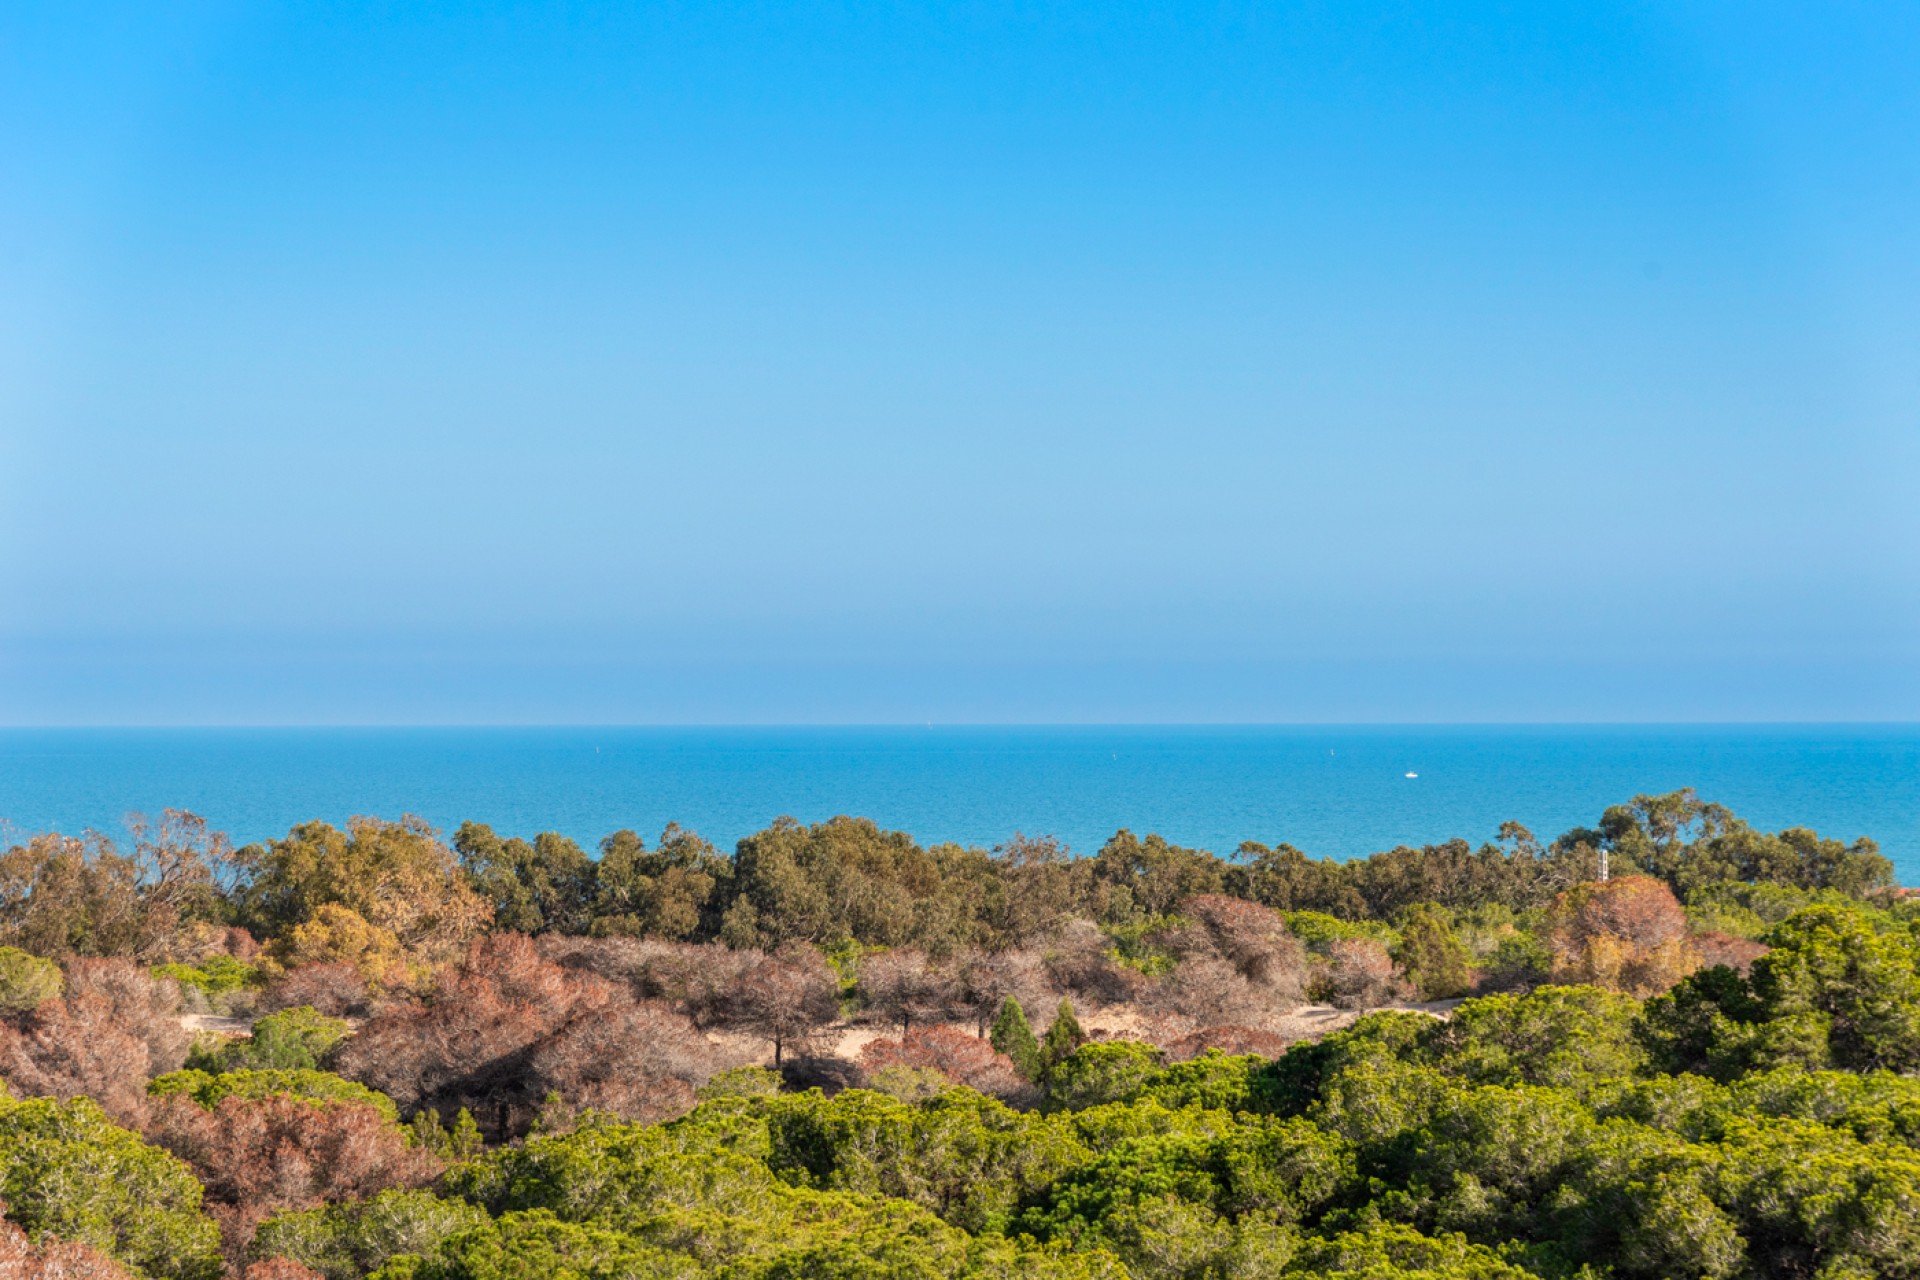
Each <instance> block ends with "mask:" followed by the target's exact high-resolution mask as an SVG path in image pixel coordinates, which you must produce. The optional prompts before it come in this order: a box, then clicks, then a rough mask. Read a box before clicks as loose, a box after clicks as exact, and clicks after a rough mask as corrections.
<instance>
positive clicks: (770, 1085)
mask: <svg viewBox="0 0 1920 1280" xmlns="http://www.w3.org/2000/svg"><path fill="white" fill-rule="evenodd" d="M779 1092H780V1073H779V1072H777V1071H769V1070H767V1069H766V1068H765V1067H728V1068H726V1069H725V1070H724V1071H716V1072H714V1073H713V1075H712V1076H711V1077H709V1078H708V1080H707V1082H706V1083H705V1084H703V1085H701V1086H700V1088H699V1089H697V1090H696V1091H695V1093H696V1094H697V1096H698V1097H699V1098H700V1100H701V1101H703V1102H705V1101H709V1100H711V1099H714V1098H769V1097H772V1096H773V1095H774V1094H776V1093H779Z"/></svg>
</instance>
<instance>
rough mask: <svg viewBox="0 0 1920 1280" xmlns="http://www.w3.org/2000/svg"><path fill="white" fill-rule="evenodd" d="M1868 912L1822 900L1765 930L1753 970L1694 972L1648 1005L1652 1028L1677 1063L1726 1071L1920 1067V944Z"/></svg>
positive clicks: (1659, 1052)
mask: <svg viewBox="0 0 1920 1280" xmlns="http://www.w3.org/2000/svg"><path fill="white" fill-rule="evenodd" d="M1873 925H1874V921H1873V919H1872V918H1871V916H1870V915H1868V914H1867V913H1863V912H1860V911H1858V910H1854V909H1850V908H1843V907H1834V906H1819V907H1809V908H1807V909H1805V910H1802V911H1799V912H1796V913H1795V914H1793V915H1792V916H1789V917H1788V918H1787V919H1786V920H1785V921H1783V922H1781V923H1780V924H1778V925H1776V926H1774V927H1773V928H1772V929H1771V930H1769V931H1768V933H1767V934H1766V935H1765V939H1764V940H1765V941H1766V942H1767V943H1768V944H1769V945H1770V946H1771V947H1772V948H1773V949H1772V950H1771V951H1769V952H1768V953H1767V954H1766V955H1764V956H1761V957H1760V958H1759V959H1758V960H1756V961H1754V963H1753V971H1752V974H1751V975H1750V977H1748V978H1744V979H1743V978H1741V977H1740V976H1739V975H1737V974H1734V973H1732V972H1731V971H1729V970H1727V969H1720V968H1716V969H1707V970H1703V971H1701V972H1699V973H1696V974H1694V975H1693V976H1692V977H1690V978H1688V979H1686V980H1685V981H1684V982H1682V983H1681V984H1680V985H1679V986H1677V987H1675V988H1674V989H1673V990H1672V991H1671V992H1669V993H1668V994H1666V995H1664V996H1661V997H1659V998H1658V999H1656V1000H1653V1001H1651V1002H1650V1003H1649V1004H1648V1007H1647V1011H1646V1016H1645V1020H1644V1023H1643V1027H1642V1035H1643V1037H1644V1039H1645V1040H1646V1042H1647V1044H1648V1046H1649V1048H1650V1049H1651V1050H1652V1052H1653V1054H1654V1056H1655V1058H1656V1060H1657V1061H1658V1062H1659V1064H1660V1065H1661V1066H1662V1067H1663V1068H1665V1069H1666V1070H1669V1071H1675V1072H1678V1071H1697V1072H1700V1073H1702V1074H1705V1075H1710V1076H1713V1077H1715V1078H1716V1079H1731V1078H1733V1077H1735V1076H1738V1075H1740V1074H1742V1073H1744V1072H1747V1071H1751V1070H1757V1069H1766V1068H1768V1067H1774V1066H1781V1065H1799V1066H1803V1067H1807V1068H1815V1069H1818V1068H1823V1067H1839V1068H1846V1069H1852V1070H1873V1069H1875V1068H1882V1067H1884V1068H1889V1069H1892V1070H1896V1071H1913V1070H1915V1069H1917V1068H1920V944H1917V943H1916V939H1915V937H1914V935H1913V934H1911V933H1908V932H1906V931H1904V930H1902V931H1899V932H1888V933H1880V932H1876V931H1875V929H1874V927H1873Z"/></svg>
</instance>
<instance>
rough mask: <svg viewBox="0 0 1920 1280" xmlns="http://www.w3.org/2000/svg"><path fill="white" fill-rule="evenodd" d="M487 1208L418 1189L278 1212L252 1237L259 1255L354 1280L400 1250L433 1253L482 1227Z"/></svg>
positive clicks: (334, 1279) (332, 1278) (331, 1277)
mask: <svg viewBox="0 0 1920 1280" xmlns="http://www.w3.org/2000/svg"><path fill="white" fill-rule="evenodd" d="M486 1222H487V1215H486V1211H485V1210H482V1209H478V1208H475V1207H474V1206H473V1205H470V1204H468V1203H466V1202H465V1201H463V1200H443V1199H441V1198H440V1197H438V1196H436V1195H433V1194H432V1193H431V1192H427V1191H418V1190H389V1191H382V1192H380V1193H379V1194H378V1195H375V1196H372V1197H371V1198H369V1199H365V1200H357V1201H350V1202H348V1203H345V1204H330V1205H324V1206H321V1207H319V1208H315V1209H306V1210H302V1211H299V1212H295V1213H282V1214H277V1215H275V1216H274V1217H272V1218H269V1219H267V1220H266V1221H265V1222H263V1223H261V1224H260V1229H259V1231H258V1233H257V1234H256V1235H255V1236H254V1238H253V1254H254V1256H255V1257H259V1258H271V1257H275V1256H278V1257H283V1258H288V1259H291V1260H293V1261H295V1262H297V1263H300V1264H301V1265H303V1266H306V1267H309V1268H311V1269H312V1270H314V1271H316V1272H318V1273H320V1274H321V1275H322V1276H324V1277H326V1280H356V1278H357V1277H360V1276H364V1275H367V1274H369V1273H371V1272H373V1271H377V1270H378V1269H379V1268H380V1267H382V1266H383V1265H385V1264H386V1262H387V1260H388V1259H390V1258H393V1257H396V1256H398V1255H400V1254H407V1253H413V1254H426V1253H431V1252H433V1251H434V1250H435V1249H436V1248H438V1247H439V1245H440V1244H441V1242H442V1241H445V1240H447V1239H449V1238H451V1237H453V1236H456V1235H458V1234H460V1233H461V1232H463V1231H471V1230H474V1229H476V1228H479V1227H482V1226H484V1225H485V1224H486Z"/></svg>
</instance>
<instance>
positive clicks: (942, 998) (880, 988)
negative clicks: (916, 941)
mask: <svg viewBox="0 0 1920 1280" xmlns="http://www.w3.org/2000/svg"><path fill="white" fill-rule="evenodd" d="M858 988H859V992H860V998H861V999H863V1000H865V1001H866V1002H867V1007H868V1008H869V1009H871V1010H872V1011H873V1012H875V1013H877V1014H879V1015H880V1016H881V1017H882V1018H884V1019H886V1020H887V1021H888V1022H893V1023H898V1024H899V1026H900V1030H901V1032H902V1033H903V1034H904V1033H906V1032H908V1031H911V1030H912V1029H913V1026H914V1024H915V1023H920V1022H935V1021H938V1020H939V1019H941V1018H942V1017H945V1016H946V1015H947V1014H948V1013H949V1012H951V1011H952V1009H953V1006H954V1004H955V1003H956V996H957V994H958V984H957V983H956V982H955V981H954V979H953V977H952V975H950V974H948V973H944V972H942V971H941V970H939V969H937V968H935V967H934V966H933V965H932V964H931V963H930V962H929V961H928V960H927V957H926V955H925V954H924V953H922V952H919V951H915V950H913V949H911V948H908V947H900V948H896V949H894V950H892V951H882V952H879V953H877V954H875V955H870V956H867V957H866V958H864V959H863V960H861V961H860V977H859V982H858Z"/></svg>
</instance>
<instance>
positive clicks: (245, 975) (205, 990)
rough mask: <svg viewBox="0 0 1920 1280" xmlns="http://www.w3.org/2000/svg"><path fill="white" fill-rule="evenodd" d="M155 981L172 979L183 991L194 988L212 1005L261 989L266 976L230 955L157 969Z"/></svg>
mask: <svg viewBox="0 0 1920 1280" xmlns="http://www.w3.org/2000/svg"><path fill="white" fill-rule="evenodd" d="M153 973H154V976H155V977H159V978H171V979H173V980H174V981H175V982H177V983H179V984H180V985H181V986H182V987H191V988H192V989H194V990H195V991H198V992H199V993H200V994H201V995H203V996H206V997H207V998H208V1000H209V1002H214V1001H218V1000H219V999H221V998H223V997H226V996H230V995H232V994H233V993H234V992H236V991H246V990H250V989H252V988H254V987H258V986H260V985H261V983H262V980H263V975H262V974H261V972H260V969H259V967H258V966H256V965H251V964H248V963H247V962H246V961H244V960H239V959H236V958H234V957H233V956H230V955H211V956H207V957H206V958H205V959H202V960H200V961H197V962H196V963H193V964H162V965H155V966H154V969H153Z"/></svg>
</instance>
